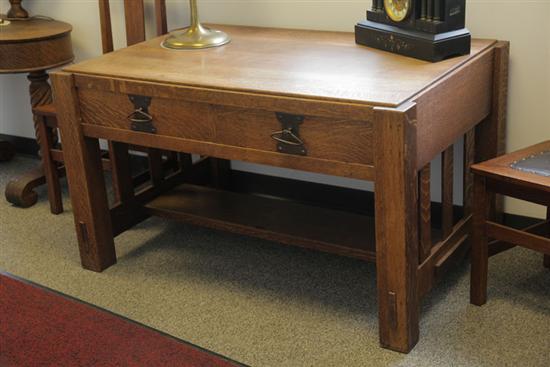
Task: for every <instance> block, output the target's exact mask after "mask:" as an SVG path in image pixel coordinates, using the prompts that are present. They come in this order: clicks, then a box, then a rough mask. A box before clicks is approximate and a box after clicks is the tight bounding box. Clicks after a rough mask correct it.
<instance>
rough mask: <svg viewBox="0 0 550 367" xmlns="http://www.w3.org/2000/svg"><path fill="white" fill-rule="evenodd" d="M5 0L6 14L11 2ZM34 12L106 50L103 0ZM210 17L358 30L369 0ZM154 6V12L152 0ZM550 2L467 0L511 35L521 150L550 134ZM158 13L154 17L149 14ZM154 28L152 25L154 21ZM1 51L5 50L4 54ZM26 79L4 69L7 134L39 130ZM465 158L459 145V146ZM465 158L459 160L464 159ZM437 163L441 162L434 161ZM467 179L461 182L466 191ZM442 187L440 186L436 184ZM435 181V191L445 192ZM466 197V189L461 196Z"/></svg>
mask: <svg viewBox="0 0 550 367" xmlns="http://www.w3.org/2000/svg"><path fill="white" fill-rule="evenodd" d="M136 1H138V0H136ZM167 2H168V12H169V27H170V28H176V27H181V26H185V25H186V24H187V19H188V15H187V14H188V10H187V4H188V2H187V0H168V1H167ZM111 3H112V6H111V11H112V15H113V21H114V30H113V31H114V33H115V35H117V36H118V37H117V40H116V42H115V43H116V45H118V46H119V47H120V46H122V44H123V41H122V40H123V39H124V27H123V23H122V18H123V7H122V1H121V0H111ZM8 5H9V4H8V1H7V0H0V12H5V11H6V10H7V8H8ZM23 5H24V6H25V7H26V8H27V10H29V12H30V13H31V15H37V14H41V15H47V16H51V17H54V18H56V19H58V20H63V21H66V22H69V23H71V24H73V26H74V31H73V45H74V50H75V54H76V57H77V59H76V60H77V61H79V60H84V59H86V58H90V57H94V56H97V55H100V54H101V46H100V44H101V42H100V35H99V16H98V10H97V1H96V0H24V1H23ZM199 7H200V15H201V18H202V20H203V21H205V22H217V23H227V24H243V25H258V26H273V27H289V28H305V29H320V30H335V31H353V26H354V25H355V23H356V22H357V21H358V20H360V19H363V18H364V17H365V11H366V9H367V8H368V7H370V1H369V0H349V1H346V0H199ZM147 12H148V14H149V15H152V13H153V8H152V1H151V0H148V5H147ZM548 16H550V0H528V1H527V0H468V1H467V26H468V28H469V29H470V31H471V33H472V35H473V36H474V37H477V38H496V39H502V40H509V41H511V67H510V103H509V114H508V116H509V120H508V138H507V150H508V151H511V150H515V149H519V148H522V147H525V146H527V145H530V144H534V143H537V142H540V141H542V140H544V139H550V116H549V115H548V113H547V111H548V105H547V103H550V22H549V21H548ZM149 19H152V16H149ZM148 30H149V31H150V32H154V31H153V27H152V23H151V21H150V22H148ZM0 57H1V55H0ZM26 89H27V83H26V80H25V76H23V75H0V133H4V134H12V135H19V136H27V137H32V136H33V127H32V123H31V115H30V109H29V106H28V105H27V104H26V103H22V102H21V101H27V100H28V97H27V91H26ZM457 149H458V150H457V152H456V153H457V154H456V156H457V157H460V156H461V154H460V147H458V148H457ZM457 163H458V162H457ZM233 166H234V168H238V169H245V170H255V171H258V170H259V171H261V172H264V173H270V174H279V175H285V176H292V177H297V178H301V179H306V180H315V181H321V182H329V183H333V184H337V185H344V186H351V187H356V188H367V189H368V188H369V187H371V186H370V185H368V184H365V183H363V182H360V181H355V180H346V179H340V178H334V177H327V176H320V175H311V174H306V173H302V172H294V171H289V170H282V169H273V168H266V167H258V166H255V165H248V164H243V163H240V162H234V164H233ZM435 166H437V164H435ZM460 185H461V183H460V180H457V182H455V188H456V190H455V191H456V192H460V191H461V190H460ZM434 186H436V185H434ZM438 195H439V194H438V190H437V187H434V197H436V198H437V197H438ZM456 199H457V202H460V200H461V198H460V195H458V197H457V198H456ZM507 211H508V212H511V213H517V214H523V215H530V216H538V217H542V216H543V215H544V209H543V208H542V207H540V206H535V205H532V204H527V203H523V202H519V201H516V200H508V201H507Z"/></svg>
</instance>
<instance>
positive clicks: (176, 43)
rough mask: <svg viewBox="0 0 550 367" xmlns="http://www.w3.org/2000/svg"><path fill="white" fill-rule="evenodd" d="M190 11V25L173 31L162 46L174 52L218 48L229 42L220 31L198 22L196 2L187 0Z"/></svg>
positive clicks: (226, 36)
mask: <svg viewBox="0 0 550 367" xmlns="http://www.w3.org/2000/svg"><path fill="white" fill-rule="evenodd" d="M189 7H190V10H191V25H190V26H189V27H187V28H184V29H182V30H177V31H173V32H171V33H170V35H169V36H168V37H166V39H165V40H164V41H163V42H162V46H163V47H165V48H170V49H174V50H190V49H201V48H208V47H218V46H222V45H225V44H227V43H229V42H230V41H231V38H230V37H229V36H228V35H227V34H226V33H225V32H222V31H219V30H216V29H210V28H208V27H204V26H203V25H202V24H201V23H200V22H199V15H198V10H197V0H189Z"/></svg>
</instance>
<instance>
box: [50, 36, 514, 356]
mask: <svg viewBox="0 0 550 367" xmlns="http://www.w3.org/2000/svg"><path fill="white" fill-rule="evenodd" d="M219 28H221V29H222V30H224V31H226V32H227V33H229V34H230V35H231V36H232V38H233V41H232V42H231V43H230V44H229V45H227V46H224V47H220V48H213V49H206V50H201V51H184V52H181V51H180V52H178V51H173V50H166V49H163V48H161V46H160V44H161V41H162V39H163V38H156V39H153V40H150V41H146V42H143V43H139V44H137V45H134V46H131V47H128V48H125V49H122V50H119V51H115V52H112V53H110V54H107V55H104V56H101V57H99V58H96V59H93V60H89V61H85V62H82V63H79V64H76V65H71V66H69V67H67V68H65V69H64V70H63V71H61V72H58V73H54V74H53V76H52V79H53V86H54V92H55V96H56V107H57V110H58V114H59V125H60V128H61V134H62V141H63V150H64V152H65V155H66V166H67V172H68V178H69V185H70V192H71V199H72V203H73V210H74V216H75V223H76V230H77V234H78V242H79V246H80V256H81V260H82V265H83V267H84V268H86V269H90V270H94V271H102V270H103V269H105V268H107V267H109V266H111V265H113V264H114V263H115V262H116V254H115V246H114V242H113V237H115V236H116V235H118V234H120V233H121V232H123V231H125V230H128V229H130V228H131V227H132V226H133V225H135V224H137V223H139V222H140V221H142V220H144V219H145V218H147V217H148V216H150V215H158V216H162V217H167V218H174V219H177V220H180V221H184V222H189V223H193V224H196V225H202V226H207V227H210V228H214V229H221V230H228V231H232V232H237V233H241V234H245V235H251V236H257V237H260V238H264V239H269V240H273V241H278V242H280V243H284V244H289V245H297V246H302V247H306V248H311V249H317V250H321V251H327V252H332V253H335V254H340V255H344V256H351V257H355V258H359V259H363V260H367V261H375V262H376V265H377V283H378V304H379V325H380V328H379V330H380V343H381V345H382V346H384V347H387V348H391V349H393V350H396V351H401V352H408V351H410V350H411V349H412V348H413V346H414V345H415V344H416V343H417V341H418V337H419V327H418V324H419V303H420V301H421V299H422V297H423V296H424V295H425V294H426V293H427V292H428V291H429V290H430V289H431V288H432V287H433V286H434V284H435V282H436V281H437V280H438V279H439V278H440V277H441V275H442V274H443V273H444V272H445V270H446V269H448V268H449V267H450V266H452V265H453V264H454V263H456V262H458V261H460V260H462V258H463V257H464V255H465V252H466V251H467V241H466V240H467V239H468V236H469V233H470V222H471V219H470V218H471V215H470V213H471V206H472V176H471V174H470V172H469V168H468V167H469V165H470V164H471V163H472V162H475V161H479V160H484V159H487V158H491V157H494V156H496V155H498V154H500V153H501V152H502V150H503V142H504V124H505V112H506V111H505V110H506V94H507V69H508V44H507V43H506V42H497V41H492V40H473V42H472V52H471V54H470V55H469V56H463V57H457V58H453V59H449V60H446V61H443V62H439V63H434V64H432V63H427V62H424V61H419V60H415V59H411V58H406V57H402V56H398V55H394V54H391V53H386V52H383V51H378V50H374V49H369V48H367V47H363V46H358V45H356V44H355V42H354V35H353V34H352V33H336V32H317V31H298V30H284V29H268V28H253V27H238V26H219ZM461 137H464V146H465V149H464V151H465V154H464V161H465V167H466V169H465V170H464V172H465V174H464V198H465V200H464V210H463V211H461V210H453V209H454V208H453V189H452V187H453V186H452V183H453V144H454V143H455V142H456V141H457V140H459V139H460V138H461ZM98 139H108V140H110V141H113V142H114V143H113V145H112V146H113V147H114V148H113V157H112V163H111V164H112V169H113V174H116V175H118V182H119V185H118V186H119V187H118V188H116V189H117V190H119V192H118V197H119V198H120V200H119V201H118V202H116V203H115V204H114V205H113V206H112V207H111V208H109V204H108V201H107V196H106V189H105V185H104V180H103V171H102V169H101V168H102V166H101V164H102V163H101V160H100V155H99V144H98ZM129 145H139V146H145V147H149V148H150V153H151V155H152V156H153V157H155V156H156V157H157V158H158V157H161V156H163V155H164V154H165V153H163V152H165V151H170V152H185V154H184V153H178V157H179V159H178V164H177V165H167V164H165V163H166V162H171V161H173V156H174V155H175V154H176V153H166V154H167V155H169V156H171V157H172V158H170V160H161V159H153V160H151V164H150V169H151V174H150V176H151V178H150V184H149V185H145V186H141V187H138V188H137V189H134V188H133V182H132V178H131V176H130V170H129V164H128V147H129ZM187 153H194V154H197V155H199V156H200V157H201V159H200V160H191V156H190V155H189V154H187ZM438 155H441V156H442V167H441V171H442V180H441V181H442V204H441V205H439V204H437V205H432V204H431V201H430V162H431V161H432V160H433V159H434V158H436V156H438ZM228 160H242V161H247V162H254V163H261V164H267V165H272V166H278V167H286V168H293V169H298V170H304V171H310V172H317V173H323V174H329V175H335V176H342V177H351V178H356V179H361V180H368V181H374V183H375V194H374V195H372V193H371V194H367V193H359V192H344V191H343V190H342V189H338V188H334V196H332V195H331V192H332V191H331V190H330V189H328V188H327V187H326V186H323V185H317V184H307V183H303V182H302V183H299V182H294V181H293V180H284V179H276V178H273V179H270V178H269V177H266V176H260V175H255V176H254V175H252V176H254V177H250V174H248V176H247V175H243V174H242V173H238V172H236V171H231V169H230V165H229V161H228ZM245 176H246V177H245ZM246 178H248V180H246ZM258 193H259V194H264V195H256V194H258ZM314 193H318V194H319V195H318V196H319V197H314V196H315V195H314ZM266 194H267V195H266ZM276 196H279V197H284V198H286V200H280V199H278V198H276ZM325 204H326V205H325ZM493 206H494V207H495V208H497V209H498V203H496V204H494V205H493ZM374 218H376V221H374ZM375 239H376V241H375ZM251 251H253V249H251ZM335 276H337V275H335ZM464 302H468V300H467V299H465V300H464Z"/></svg>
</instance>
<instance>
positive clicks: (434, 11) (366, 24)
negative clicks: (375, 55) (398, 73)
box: [355, 0, 471, 62]
mask: <svg viewBox="0 0 550 367" xmlns="http://www.w3.org/2000/svg"><path fill="white" fill-rule="evenodd" d="M465 14H466V0H373V1H372V9H371V10H369V11H367V20H365V21H362V22H359V23H358V24H357V25H356V26H355V40H356V42H357V43H359V44H362V45H365V46H369V47H374V48H378V49H381V50H385V51H390V52H394V53H398V54H402V55H405V56H411V57H415V58H417V59H422V60H426V61H432V62H434V61H440V60H443V59H446V58H449V57H453V56H459V55H466V54H468V53H470V41H471V37H470V32H468V30H467V29H466V28H464V20H465Z"/></svg>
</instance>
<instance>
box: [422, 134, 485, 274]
mask: <svg viewBox="0 0 550 367" xmlns="http://www.w3.org/2000/svg"><path fill="white" fill-rule="evenodd" d="M453 152H454V145H451V146H450V147H448V148H447V149H445V150H444V151H443V152H442V153H441V211H440V214H439V215H438V217H436V218H435V220H434V218H433V217H432V216H433V215H434V213H437V211H433V210H432V209H433V208H432V203H431V197H430V188H431V178H432V177H431V173H430V168H431V164H427V165H426V166H425V167H423V168H422V169H421V170H420V171H419V172H418V213H419V216H418V218H419V219H418V221H419V223H418V231H419V233H418V238H419V244H418V245H419V252H418V253H419V259H418V260H419V264H423V263H424V262H425V261H426V260H427V259H430V257H432V258H433V256H434V254H435V253H437V252H438V251H441V247H442V246H441V244H443V243H448V244H447V245H446V246H447V247H448V248H452V247H453V245H452V244H451V243H450V242H448V241H449V240H450V241H451V242H453V243H455V244H457V246H458V245H460V244H461V243H462V241H463V238H461V237H460V236H459V238H457V239H456V241H455V240H454V239H453V238H454V237H457V231H460V227H461V226H463V225H464V224H465V223H467V222H468V221H467V219H468V217H469V216H470V215H471V213H472V207H473V174H472V172H471V170H470V166H471V165H472V164H473V163H474V161H475V129H472V130H470V131H468V132H467V133H466V134H465V135H464V170H463V172H464V173H463V182H464V193H463V194H464V217H463V219H462V220H460V221H459V222H457V223H455V217H454V203H453V197H454V193H453V181H454V153H453ZM438 223H441V225H440V226H438ZM434 227H440V228H434ZM437 229H440V231H437ZM434 230H435V231H436V232H434ZM434 233H437V236H434ZM460 233H462V232H460ZM436 241H437V242H436ZM434 251H435V252H434ZM441 257H442V255H441V254H438V255H436V258H441Z"/></svg>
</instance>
